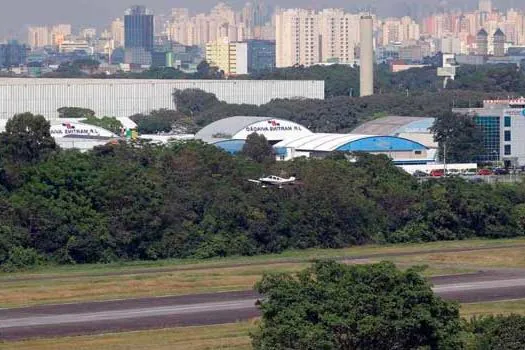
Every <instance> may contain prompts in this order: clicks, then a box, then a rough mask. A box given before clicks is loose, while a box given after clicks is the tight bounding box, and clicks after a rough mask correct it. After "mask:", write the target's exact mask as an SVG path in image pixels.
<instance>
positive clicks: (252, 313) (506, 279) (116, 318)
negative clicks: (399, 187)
mask: <svg viewBox="0 0 525 350" xmlns="http://www.w3.org/2000/svg"><path fill="white" fill-rule="evenodd" d="M432 282H433V283H434V285H435V286H434V288H433V289H434V291H435V292H436V293H437V294H438V295H440V296H442V297H443V298H445V299H448V300H456V301H459V302H463V303H469V302H481V301H497V300H508V299H518V298H525V272H523V271H503V272H498V271H487V272H478V273H473V274H466V275H456V276H443V277H436V278H433V279H432ZM258 298H259V296H258V295H257V294H256V293H255V292H253V291H242V292H228V293H215V294H201V295H188V296H177V297H162V298H142V299H131V300H116V301H106V302H91V303H81V304H64V305H47V306H34V307H28V308H17V309H4V310H0V339H3V340H17V339H26V338H33V337H53V336H66V335H80V334H92V333H107V332H117V331H131V330H143V329H152V328H166V327H175V326H196V325H211V324H222V323H231V322H236V321H240V320H247V319H251V318H253V317H257V316H258V315H259V313H258V310H257V308H256V306H255V303H256V301H257V299H258Z"/></svg>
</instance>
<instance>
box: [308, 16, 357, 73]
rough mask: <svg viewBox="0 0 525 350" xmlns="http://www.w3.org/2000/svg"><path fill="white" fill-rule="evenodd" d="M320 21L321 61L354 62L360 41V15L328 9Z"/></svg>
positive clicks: (320, 17)
mask: <svg viewBox="0 0 525 350" xmlns="http://www.w3.org/2000/svg"><path fill="white" fill-rule="evenodd" d="M318 17H319V21H320V42H321V57H320V60H321V62H338V63H353V62H354V52H355V47H356V43H357V42H358V41H359V15H355V14H349V13H345V12H344V11H343V10H339V9H326V10H323V11H321V12H320V13H319V15H318Z"/></svg>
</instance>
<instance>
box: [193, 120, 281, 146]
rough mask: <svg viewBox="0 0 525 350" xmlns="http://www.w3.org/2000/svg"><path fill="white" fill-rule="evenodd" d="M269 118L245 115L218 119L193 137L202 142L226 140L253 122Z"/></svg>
mask: <svg viewBox="0 0 525 350" xmlns="http://www.w3.org/2000/svg"><path fill="white" fill-rule="evenodd" d="M270 119H272V118H269V117H245V116H239V117H229V118H224V119H220V120H217V121H215V122H213V123H211V124H209V125H207V126H205V127H204V128H202V129H201V130H200V131H199V132H198V133H197V134H195V138H196V139H197V140H202V141H204V142H217V141H221V140H226V139H229V138H231V137H233V136H234V135H235V134H237V133H238V132H239V131H241V130H242V129H244V128H246V127H248V126H250V125H252V124H254V123H258V122H262V121H265V120H270ZM214 136H215V137H214Z"/></svg>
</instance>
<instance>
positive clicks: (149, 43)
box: [124, 6, 154, 52]
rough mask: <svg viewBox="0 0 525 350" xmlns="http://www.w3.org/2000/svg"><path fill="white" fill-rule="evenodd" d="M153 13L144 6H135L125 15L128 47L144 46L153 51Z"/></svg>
mask: <svg viewBox="0 0 525 350" xmlns="http://www.w3.org/2000/svg"><path fill="white" fill-rule="evenodd" d="M153 36H154V25H153V13H152V12H151V11H150V10H148V9H147V8H146V7H144V6H134V7H132V8H130V9H128V10H127V11H126V15H125V16H124V37H125V38H124V45H125V48H126V49H135V48H142V49H144V50H145V51H148V52H151V51H153Z"/></svg>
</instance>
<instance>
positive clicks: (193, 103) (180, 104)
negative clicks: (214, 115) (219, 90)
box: [173, 89, 221, 116]
mask: <svg viewBox="0 0 525 350" xmlns="http://www.w3.org/2000/svg"><path fill="white" fill-rule="evenodd" d="M173 102H174V103H175V106H177V110H178V111H179V112H181V113H184V114H186V115H188V116H193V115H195V114H198V113H201V112H204V111H205V110H208V109H210V108H212V107H215V106H217V105H219V104H220V103H221V102H220V101H219V100H218V99H217V97H216V96H215V95H214V94H211V93H209V92H205V91H202V90H199V89H186V90H176V91H175V92H174V93H173Z"/></svg>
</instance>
